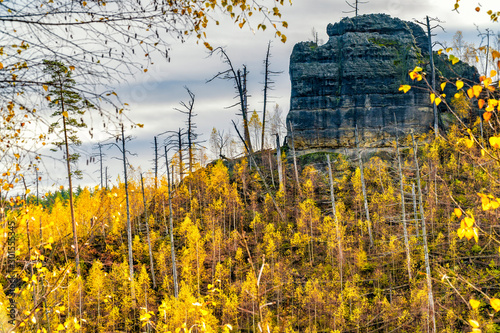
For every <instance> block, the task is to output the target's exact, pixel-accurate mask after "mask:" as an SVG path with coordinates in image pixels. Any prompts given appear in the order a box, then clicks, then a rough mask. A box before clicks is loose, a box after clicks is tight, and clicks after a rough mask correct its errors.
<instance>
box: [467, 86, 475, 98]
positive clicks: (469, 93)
mask: <svg viewBox="0 0 500 333" xmlns="http://www.w3.org/2000/svg"><path fill="white" fill-rule="evenodd" d="M467 95H468V96H469V98H472V97H474V91H472V88H469V89H467Z"/></svg>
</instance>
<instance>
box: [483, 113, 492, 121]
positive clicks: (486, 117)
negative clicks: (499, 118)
mask: <svg viewBox="0 0 500 333" xmlns="http://www.w3.org/2000/svg"><path fill="white" fill-rule="evenodd" d="M483 118H484V120H485V121H488V120H490V118H491V112H485V113H483Z"/></svg>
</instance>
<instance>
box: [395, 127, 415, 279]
mask: <svg viewBox="0 0 500 333" xmlns="http://www.w3.org/2000/svg"><path fill="white" fill-rule="evenodd" d="M396 130H397V129H396ZM396 154H397V157H398V172H399V191H400V194H401V218H402V222H403V235H404V240H405V251H406V266H407V269H408V279H409V280H410V281H411V278H412V277H411V256H410V244H409V242H408V229H407V227H406V207H405V192H404V183H403V171H402V169H401V154H400V153H399V143H398V135H397V134H396Z"/></svg>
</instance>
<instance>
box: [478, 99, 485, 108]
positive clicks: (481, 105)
mask: <svg viewBox="0 0 500 333" xmlns="http://www.w3.org/2000/svg"><path fill="white" fill-rule="evenodd" d="M484 103H485V101H484V99H480V100H478V101H477V106H479V108H480V109H482V108H483V106H484Z"/></svg>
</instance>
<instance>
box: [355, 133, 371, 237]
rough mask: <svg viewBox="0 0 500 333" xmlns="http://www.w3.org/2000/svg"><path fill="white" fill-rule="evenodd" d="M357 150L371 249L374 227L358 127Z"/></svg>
mask: <svg viewBox="0 0 500 333" xmlns="http://www.w3.org/2000/svg"><path fill="white" fill-rule="evenodd" d="M356 148H357V150H358V162H359V174H360V176H361V189H362V190H363V202H364V205H365V214H366V224H367V225H368V237H369V238H370V247H373V235H372V226H371V224H372V223H371V220H370V210H369V209H368V198H367V195H366V185H365V175H364V169H363V160H362V159H361V150H360V149H359V139H358V126H357V125H356Z"/></svg>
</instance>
